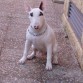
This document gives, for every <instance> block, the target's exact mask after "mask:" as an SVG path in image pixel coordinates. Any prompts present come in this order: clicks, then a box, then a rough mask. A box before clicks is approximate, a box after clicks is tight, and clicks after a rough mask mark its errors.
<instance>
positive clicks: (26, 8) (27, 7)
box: [24, 2, 32, 12]
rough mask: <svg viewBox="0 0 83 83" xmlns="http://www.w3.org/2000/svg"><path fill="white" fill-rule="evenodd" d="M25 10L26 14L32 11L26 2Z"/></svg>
mask: <svg viewBox="0 0 83 83" xmlns="http://www.w3.org/2000/svg"><path fill="white" fill-rule="evenodd" d="M24 9H25V11H26V12H29V11H31V9H32V8H31V7H30V6H29V4H28V3H27V2H24Z"/></svg>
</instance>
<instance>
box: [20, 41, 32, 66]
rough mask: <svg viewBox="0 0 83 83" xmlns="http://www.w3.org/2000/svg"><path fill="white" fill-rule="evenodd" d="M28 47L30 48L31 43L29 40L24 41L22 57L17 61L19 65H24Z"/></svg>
mask: <svg viewBox="0 0 83 83" xmlns="http://www.w3.org/2000/svg"><path fill="white" fill-rule="evenodd" d="M30 47H31V42H30V41H29V40H26V42H25V47H24V53H23V57H22V58H21V59H20V60H19V63H21V64H23V63H25V61H26V59H27V55H28V52H29V49H30Z"/></svg>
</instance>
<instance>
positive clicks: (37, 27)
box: [31, 26, 39, 30]
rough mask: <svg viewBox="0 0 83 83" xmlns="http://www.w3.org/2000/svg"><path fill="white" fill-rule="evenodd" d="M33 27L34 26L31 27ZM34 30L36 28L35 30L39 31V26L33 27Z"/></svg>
mask: <svg viewBox="0 0 83 83" xmlns="http://www.w3.org/2000/svg"><path fill="white" fill-rule="evenodd" d="M31 27H32V26H31ZM32 28H34V29H35V30H38V29H39V26H34V27H32Z"/></svg>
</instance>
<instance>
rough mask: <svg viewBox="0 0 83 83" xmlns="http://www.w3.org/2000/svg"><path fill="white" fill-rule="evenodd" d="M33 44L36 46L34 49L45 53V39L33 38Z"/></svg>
mask: <svg viewBox="0 0 83 83" xmlns="http://www.w3.org/2000/svg"><path fill="white" fill-rule="evenodd" d="M32 44H33V45H34V47H35V48H36V49H37V50H41V51H44V50H45V49H46V48H45V41H44V38H42V37H39V36H38V37H33V38H32Z"/></svg>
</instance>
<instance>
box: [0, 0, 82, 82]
mask: <svg viewBox="0 0 83 83" xmlns="http://www.w3.org/2000/svg"><path fill="white" fill-rule="evenodd" d="M43 1H44V2H45V10H44V11H45V17H46V20H47V23H48V24H49V25H50V26H51V27H52V28H53V30H54V31H55V35H56V37H57V41H58V50H57V55H58V61H59V64H58V65H53V70H52V71H46V70H45V62H46V60H45V59H39V58H36V59H33V60H27V61H26V63H25V64H24V65H19V64H18V60H19V59H20V58H21V57H22V54H23V49H24V42H25V33H26V29H27V28H28V25H29V19H28V15H27V13H26V12H25V9H24V2H25V3H27V4H29V5H31V7H38V5H39V3H40V0H0V83H83V73H82V71H81V69H80V67H79V64H78V62H77V59H76V57H75V56H76V53H75V50H74V49H73V47H72V46H71V44H70V41H69V39H68V38H65V31H64V29H63V25H62V21H61V16H62V13H63V4H57V3H53V2H52V0H43Z"/></svg>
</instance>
